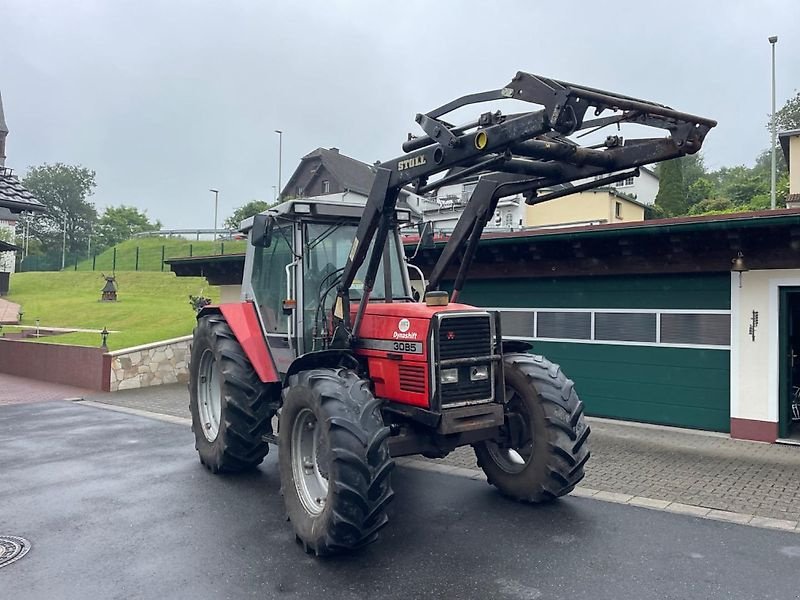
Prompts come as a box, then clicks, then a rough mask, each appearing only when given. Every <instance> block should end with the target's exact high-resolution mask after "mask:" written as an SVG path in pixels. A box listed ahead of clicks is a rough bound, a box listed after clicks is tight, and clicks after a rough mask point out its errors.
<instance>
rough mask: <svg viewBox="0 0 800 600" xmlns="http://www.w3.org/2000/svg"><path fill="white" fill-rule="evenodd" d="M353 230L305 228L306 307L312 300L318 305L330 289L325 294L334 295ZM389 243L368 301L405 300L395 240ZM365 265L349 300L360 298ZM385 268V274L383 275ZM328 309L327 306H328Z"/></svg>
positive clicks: (352, 226)
mask: <svg viewBox="0 0 800 600" xmlns="http://www.w3.org/2000/svg"><path fill="white" fill-rule="evenodd" d="M356 229H357V224H355V223H333V224H320V223H309V224H308V225H306V232H305V233H306V235H305V239H306V251H305V252H304V253H303V260H304V263H305V264H304V265H303V267H304V282H305V286H304V287H305V290H304V291H305V298H306V304H308V302H309V301H311V300H312V299H313V300H314V301H315V302H316V301H319V300H320V299H321V298H322V296H323V294H326V291H327V290H328V288H329V287H331V286H333V287H332V289H331V290H330V291H329V292H328V293H329V294H330V293H332V294H334V295H335V289H336V284H337V282H338V280H339V278H340V276H341V274H342V269H343V268H344V266H345V264H346V263H347V255H348V254H349V253H350V248H351V247H352V245H353V239H355V237H356ZM388 239H389V243H388V244H387V249H386V250H385V251H384V253H383V258H382V259H381V264H380V266H379V267H378V273H377V275H376V278H375V285H374V286H373V289H372V294H371V295H370V300H385V299H386V298H387V297H388V296H390V297H391V298H392V299H397V300H402V299H408V292H407V290H406V289H405V282H404V279H403V276H402V270H401V269H402V266H401V264H400V253H399V250H398V248H397V242H396V238H395V236H393V235H390V236H389V238H388ZM373 243H374V242H373ZM370 248H371V247H370ZM387 259H388V260H387ZM367 262H368V261H365V262H364V264H363V265H361V268H360V269H359V270H358V273H357V274H356V277H355V279H354V280H353V285H352V286H351V293H350V296H351V298H352V299H358V298H361V294H362V290H363V288H364V276H365V274H366V271H367ZM387 264H388V273H387V272H386V271H385V269H386V268H387V267H386V265H387ZM387 274H388V281H387V277H386V275H387ZM326 295H327V294H326ZM328 300H330V298H328ZM327 305H328V306H330V302H328V303H327Z"/></svg>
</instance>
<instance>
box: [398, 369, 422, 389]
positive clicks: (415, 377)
mask: <svg viewBox="0 0 800 600" xmlns="http://www.w3.org/2000/svg"><path fill="white" fill-rule="evenodd" d="M399 372H400V389H401V390H403V391H404V392H414V393H417V394H424V393H425V367H424V366H418V365H408V364H404V363H400V365H399Z"/></svg>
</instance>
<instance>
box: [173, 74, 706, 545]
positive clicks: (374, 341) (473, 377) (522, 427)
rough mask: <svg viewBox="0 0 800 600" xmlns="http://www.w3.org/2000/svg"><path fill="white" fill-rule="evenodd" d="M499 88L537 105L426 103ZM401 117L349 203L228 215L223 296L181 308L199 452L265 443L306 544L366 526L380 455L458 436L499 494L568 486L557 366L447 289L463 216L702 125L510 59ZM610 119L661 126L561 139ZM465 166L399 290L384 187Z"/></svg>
mask: <svg viewBox="0 0 800 600" xmlns="http://www.w3.org/2000/svg"><path fill="white" fill-rule="evenodd" d="M503 99H515V100H521V101H525V102H530V103H533V104H535V105H538V107H539V108H538V109H537V110H531V111H528V112H518V113H514V114H509V115H504V114H502V113H501V112H499V111H497V112H485V113H483V114H481V115H480V116H479V117H478V118H477V119H476V120H474V121H472V122H469V123H467V124H465V125H461V126H454V125H452V124H450V123H448V122H447V121H445V120H444V119H443V118H442V117H443V116H444V115H446V114H447V113H450V112H452V111H453V110H455V109H458V108H462V107H464V106H466V105H469V104H475V103H479V102H485V101H496V100H503ZM589 108H591V109H592V110H593V111H594V114H593V118H591V119H585V118H584V117H585V115H586V113H587V110H588V109H589ZM416 121H417V123H418V124H419V125H420V126H421V127H422V129H423V131H424V132H425V135H423V136H420V137H413V138H410V139H409V140H408V141H407V142H405V143H404V144H403V150H404V151H405V152H407V153H406V154H405V155H403V156H401V157H400V158H396V159H394V160H391V161H388V162H385V163H381V164H378V165H377V166H376V167H375V180H374V183H373V186H372V189H371V191H370V194H369V197H368V199H367V200H366V202H362V203H346V202H339V201H333V200H325V199H324V198H322V199H320V198H317V199H296V200H292V201H289V202H285V203H284V204H281V205H279V206H278V207H276V208H274V209H271V210H269V211H267V212H266V213H264V214H260V215H256V216H255V217H254V218H253V219H252V220H250V221H248V222H245V223H244V224H243V231H246V232H247V233H248V236H249V238H248V239H249V246H248V250H247V256H246V260H245V275H244V281H243V286H242V301H241V302H240V303H233V304H222V305H220V306H207V307H205V308H203V309H202V310H201V311H200V313H199V314H198V320H197V328H196V329H195V332H194V340H193V344H192V353H191V364H190V371H191V375H190V377H191V379H190V385H189V389H190V396H191V403H190V408H191V413H192V423H193V431H194V435H195V439H196V447H197V451H198V453H199V455H200V461H201V462H202V463H203V464H204V465H205V466H206V467H207V468H208V469H210V470H211V471H212V472H214V473H217V472H235V471H241V470H244V469H251V468H254V467H256V466H257V465H258V464H260V463H261V461H262V460H263V459H264V456H265V455H266V454H267V451H268V450H269V444H276V445H277V446H278V448H279V457H278V459H279V469H280V478H281V488H282V491H283V496H284V500H285V504H286V512H287V514H288V517H289V519H290V520H291V522H292V526H293V527H294V532H295V534H296V536H297V539H298V540H299V541H300V542H301V543H302V544H303V546H304V548H305V549H306V551H309V552H314V553H316V554H317V555H324V554H330V553H334V552H339V551H342V550H349V549H353V548H358V547H361V546H363V545H365V544H368V543H370V542H372V541H374V540H375V539H376V537H377V534H378V531H379V530H380V529H381V527H383V526H384V525H385V524H386V522H387V516H386V506H387V504H388V503H389V501H390V500H391V499H392V487H391V483H390V478H391V471H392V467H393V461H392V458H393V457H397V456H405V455H411V454H422V455H424V456H426V457H444V456H446V455H447V454H448V453H449V452H451V451H453V450H454V449H455V448H457V447H459V446H464V445H471V446H472V447H473V448H474V451H475V454H476V456H477V460H478V464H479V465H480V467H481V468H482V469H483V471H484V472H485V474H486V476H487V479H488V481H489V483H491V484H492V485H494V486H495V487H497V488H498V489H499V490H500V491H501V492H502V493H503V494H505V495H507V496H509V497H511V498H514V499H517V500H520V501H525V502H547V501H550V500H553V499H555V498H558V497H559V496H563V495H565V494H568V493H569V492H570V491H572V489H573V488H574V487H575V485H576V484H577V483H578V482H579V481H580V480H581V479H582V478H583V475H584V466H585V465H586V461H587V460H588V459H589V450H588V447H587V438H588V436H589V427H588V426H587V425H586V423H585V422H584V407H583V404H582V403H581V401H580V400H579V399H578V395H577V393H576V392H575V389H574V386H573V383H572V381H571V380H570V379H568V378H567V377H566V375H565V374H564V373H563V372H562V371H561V369H560V368H559V366H558V365H556V364H553V363H551V362H550V361H548V360H547V359H546V358H544V357H542V356H538V355H536V354H532V353H529V350H531V347H530V346H529V345H527V344H524V343H521V342H518V341H509V340H504V339H503V337H502V334H501V328H500V319H499V316H498V314H496V313H493V312H490V311H487V310H484V309H481V308H475V307H472V306H468V305H465V304H459V303H458V302H457V300H458V296H459V293H460V291H461V289H462V287H463V284H464V281H465V278H466V275H467V272H468V270H469V267H470V262H471V261H472V258H473V257H474V255H475V251H476V248H477V245H478V241H479V239H480V236H481V233H482V231H483V229H484V226H485V225H486V223H487V221H488V220H489V219H490V218H492V216H493V214H494V211H495V207H496V205H497V202H498V200H499V199H500V198H503V197H507V196H511V195H516V194H523V195H525V197H526V201H527V203H528V204H537V203H540V202H545V201H547V200H550V199H552V198H556V197H559V196H563V195H566V194H568V193H574V192H577V191H581V190H585V189H590V188H593V187H598V186H603V185H607V184H610V183H613V182H616V181H620V180H623V179H625V178H628V177H631V176H633V175H636V174H638V170H637V167H638V166H641V165H644V164H650V163H654V162H657V161H661V160H666V159H671V158H677V157H680V156H683V155H685V154H691V153H694V152H697V151H698V150H699V149H700V147H701V145H702V142H703V139H704V138H705V135H706V134H707V132H708V131H709V129H710V128H712V127H714V125H715V124H716V123H715V122H714V121H712V120H709V119H705V118H702V117H697V116H693V115H689V114H685V113H681V112H678V111H675V110H673V109H670V108H669V107H666V106H663V105H660V104H655V103H652V102H646V101H643V100H637V99H635V98H631V97H629V96H622V95H619V94H614V93H609V92H604V91H601V90H597V89H593V88H588V87H584V86H578V85H574V84H570V83H566V82H562V81H556V80H552V79H547V78H544V77H537V76H534V75H530V74H527V73H518V74H517V75H516V77H514V79H513V80H512V81H511V83H509V84H508V85H507V86H506V87H504V88H502V89H499V90H494V91H489V92H483V93H478V94H472V95H469V96H465V97H463V98H460V99H458V100H455V101H453V102H450V103H448V104H446V105H444V106H442V107H440V108H438V109H436V110H434V111H431V112H429V113H427V114H420V115H417V118H416ZM629 123H631V124H636V125H639V126H645V127H655V128H660V129H664V130H666V131H667V132H668V135H667V136H665V137H659V138H645V139H634V140H623V139H622V138H621V137H619V136H617V135H614V136H609V137H607V138H606V139H605V141H604V142H600V143H598V144H595V145H592V146H587V147H582V146H579V145H578V144H577V143H576V142H575V141H574V140H573V139H572V138H573V137H577V136H575V135H574V134H577V133H578V132H587V131H589V130H592V131H594V130H597V129H599V128H602V127H605V126H609V125H613V126H615V127H618V126H620V125H622V124H629ZM437 175H439V177H438V179H436V178H435V176H437ZM475 175H480V178H479V180H478V183H477V185H476V187H475V189H474V192H473V193H472V195H471V197H470V199H469V202H468V203H467V204H466V206H465V208H464V210H463V213H462V215H461V217H460V220H459V221H458V223H457V225H456V226H455V229H454V231H453V232H452V235H450V236H449V238H448V240H447V243H446V244H445V246H444V248H443V250H442V252H441V255H440V258H439V259H438V263H437V264H436V265H435V267H434V268H433V270H432V271H431V272H430V274H429V280H428V282H427V285H426V286H425V293H424V294H423V295H422V298H421V301H415V300H414V290H413V289H412V286H411V281H410V278H409V274H408V268H407V260H406V258H405V255H404V251H403V246H402V244H401V241H400V236H399V229H400V228H401V227H404V226H406V225H408V224H409V221H410V213H409V212H408V211H406V210H402V209H399V208H398V206H397V199H398V194H399V193H400V192H401V190H404V189H412V190H413V191H415V192H416V193H418V194H425V193H428V192H430V191H433V190H435V189H437V188H438V187H440V186H443V185H447V184H450V183H453V182H457V181H459V180H463V179H464V178H466V177H468V176H475ZM572 182H577V183H575V184H572ZM454 262H457V263H458V264H457V267H456V268H455V269H454V271H455V272H454V273H452V272H449V271H447V268H448V266H449V265H450V264H451V263H454ZM445 273H450V274H449V280H448V281H447V282H445V281H443V277H444V275H445ZM445 284H446V285H445ZM440 287H446V288H449V289H450V292H449V293H448V292H446V291H442V290H440ZM274 421H277V431H275V429H274V426H273V423H274Z"/></svg>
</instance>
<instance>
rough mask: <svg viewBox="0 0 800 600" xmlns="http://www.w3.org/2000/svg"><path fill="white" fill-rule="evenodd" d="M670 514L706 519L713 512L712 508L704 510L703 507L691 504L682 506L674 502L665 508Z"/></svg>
mask: <svg viewBox="0 0 800 600" xmlns="http://www.w3.org/2000/svg"><path fill="white" fill-rule="evenodd" d="M664 510H666V511H668V512H674V513H680V514H682V515H692V516H695V517H705V516H706V515H707V514H708V513H710V512H711V509H710V508H703V507H702V506H692V505H690V504H682V503H680V502H672V503H670V504H668V505H667V506H666V507H664Z"/></svg>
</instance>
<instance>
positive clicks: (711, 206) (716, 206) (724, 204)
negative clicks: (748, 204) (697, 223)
mask: <svg viewBox="0 0 800 600" xmlns="http://www.w3.org/2000/svg"><path fill="white" fill-rule="evenodd" d="M734 210H736V209H735V207H734V206H733V203H732V202H731V201H730V200H728V199H727V198H706V199H704V200H700V202H698V203H697V204H695V205H694V206H692V208H691V210H690V211H689V214H690V215H705V214H709V213H724V212H733V211H734Z"/></svg>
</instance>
